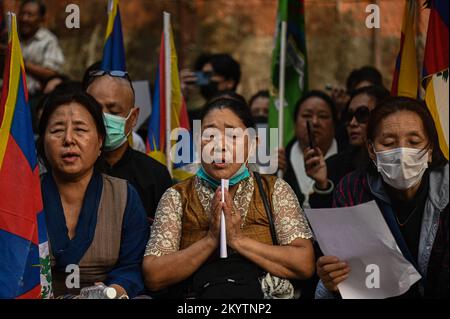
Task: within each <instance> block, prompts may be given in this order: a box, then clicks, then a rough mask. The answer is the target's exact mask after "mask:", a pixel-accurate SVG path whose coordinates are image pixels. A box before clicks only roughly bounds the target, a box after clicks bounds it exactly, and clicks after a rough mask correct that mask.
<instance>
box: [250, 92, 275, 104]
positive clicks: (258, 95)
mask: <svg viewBox="0 0 450 319" xmlns="http://www.w3.org/2000/svg"><path fill="white" fill-rule="evenodd" d="M260 97H263V98H267V99H270V94H269V90H261V91H258V92H257V93H256V94H255V95H253V96H252V97H251V98H250V100H249V102H248V106H250V108H251V107H252V104H253V102H255V100H256V99H257V98H260Z"/></svg>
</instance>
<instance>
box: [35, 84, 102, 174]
mask: <svg viewBox="0 0 450 319" xmlns="http://www.w3.org/2000/svg"><path fill="white" fill-rule="evenodd" d="M74 102H75V103H78V104H80V105H82V106H83V107H84V108H85V109H86V110H87V111H88V112H89V114H90V115H91V116H92V119H93V120H94V124H95V127H96V130H97V133H98V135H99V136H100V137H101V139H102V140H103V141H105V137H106V129H105V124H104V123H103V112H102V106H101V105H100V104H99V103H98V102H97V100H95V99H94V98H93V97H92V96H91V95H89V94H88V93H85V92H83V91H81V90H80V91H76V92H74V93H66V94H51V95H50V96H49V97H48V98H47V99H46V100H45V102H44V105H43V106H42V108H43V111H42V117H41V120H40V122H39V138H38V141H37V148H38V153H39V155H40V156H41V157H42V159H43V160H44V163H45V165H46V166H47V167H48V161H47V158H46V157H45V152H44V135H45V131H46V129H47V126H48V122H49V120H50V117H51V116H52V114H53V113H54V112H55V111H56V110H57V109H58V108H59V107H60V106H63V105H67V104H70V103H74ZM103 145H104V143H103V144H102V150H103Z"/></svg>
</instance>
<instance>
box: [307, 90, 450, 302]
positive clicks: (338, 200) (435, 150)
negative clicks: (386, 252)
mask: <svg viewBox="0 0 450 319" xmlns="http://www.w3.org/2000/svg"><path fill="white" fill-rule="evenodd" d="M367 139H368V141H367V149H368V152H369V156H370V159H371V161H370V163H369V164H370V166H369V167H368V168H367V169H365V170H360V171H355V172H353V173H350V174H349V175H347V176H345V177H344V178H343V179H342V180H341V182H340V184H339V185H338V186H337V187H336V191H335V194H334V203H333V205H334V206H335V207H345V206H353V205H357V204H361V203H365V202H368V201H371V200H375V201H376V202H377V204H378V206H379V208H380V209H381V211H382V212H383V216H384V217H385V219H386V222H387V224H388V226H389V228H390V230H391V232H392V234H393V236H394V238H395V240H396V242H397V244H398V246H399V248H400V250H401V251H402V253H403V255H404V257H405V258H406V259H408V260H409V261H410V262H411V263H412V264H413V265H414V266H415V267H416V269H417V270H418V271H419V272H420V274H421V275H422V279H421V280H420V281H419V282H417V283H416V284H415V285H413V286H412V287H411V288H410V289H409V290H408V291H407V292H406V293H405V294H403V295H402V296H399V297H400V298H422V297H425V298H448V296H449V285H448V274H449V269H448V257H449V250H448V226H449V225H448V215H449V206H448V203H449V198H448V195H449V194H448V193H449V180H448V177H449V176H448V162H446V161H445V159H444V157H443V155H442V153H441V151H440V149H439V141H438V136H437V132H436V128H435V125H434V122H433V119H432V117H431V115H430V113H429V112H428V110H427V107H426V106H425V105H424V104H423V103H421V102H419V101H417V100H414V99H410V98H404V97H396V98H390V99H388V100H386V101H385V102H383V103H382V104H381V105H380V106H379V107H377V108H376V109H375V110H374V111H373V113H372V114H371V118H370V121H369V123H368V126H367ZM317 274H318V275H319V277H320V279H321V281H320V282H319V285H318V287H317V290H316V297H317V298H327V297H332V296H333V293H334V295H336V294H338V288H337V285H338V284H339V283H341V282H342V281H344V280H345V279H346V278H348V276H349V275H350V274H351V269H350V268H349V266H348V265H347V264H346V262H345V260H339V259H338V258H337V257H335V256H323V257H320V258H319V260H318V262H317Z"/></svg>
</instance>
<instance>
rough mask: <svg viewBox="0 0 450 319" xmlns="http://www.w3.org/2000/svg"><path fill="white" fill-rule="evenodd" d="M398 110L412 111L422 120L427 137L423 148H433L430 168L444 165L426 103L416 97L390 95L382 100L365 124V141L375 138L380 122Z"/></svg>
mask: <svg viewBox="0 0 450 319" xmlns="http://www.w3.org/2000/svg"><path fill="white" fill-rule="evenodd" d="M400 111H409V112H413V113H415V114H417V115H418V116H419V117H420V119H421V120H422V125H423V128H424V130H425V135H426V136H427V138H428V144H427V145H426V146H425V149H430V148H432V149H433V152H432V160H431V165H430V168H435V167H438V166H441V165H444V164H445V162H446V161H445V157H444V155H443V154H442V152H441V149H440V147H439V138H438V134H437V131H436V125H435V123H434V120H433V117H432V116H431V114H430V112H429V111H428V108H427V106H426V104H425V103H424V102H422V101H419V100H416V99H412V98H409V97H399V96H397V97H390V98H387V99H385V100H384V101H382V102H381V104H380V105H379V106H378V107H376V108H375V109H374V110H373V111H372V113H371V115H370V120H369V123H368V124H367V142H368V143H371V142H372V141H373V140H374V139H375V136H376V135H377V134H378V132H379V131H380V129H381V128H380V125H381V122H382V121H383V120H384V119H385V118H386V117H388V116H389V115H391V114H395V113H397V112H400Z"/></svg>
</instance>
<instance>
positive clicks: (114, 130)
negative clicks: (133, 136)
mask: <svg viewBox="0 0 450 319" xmlns="http://www.w3.org/2000/svg"><path fill="white" fill-rule="evenodd" d="M130 116H131V111H130V113H129V114H128V116H127V117H122V116H117V115H112V114H108V113H103V122H104V123H105V128H106V138H105V147H104V149H105V151H114V150H116V149H118V148H119V147H121V146H122V145H123V144H124V143H125V142H126V141H127V138H128V135H129V134H130V133H131V131H130V132H129V133H128V134H125V124H126V122H127V120H128V119H129V118H130Z"/></svg>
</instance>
